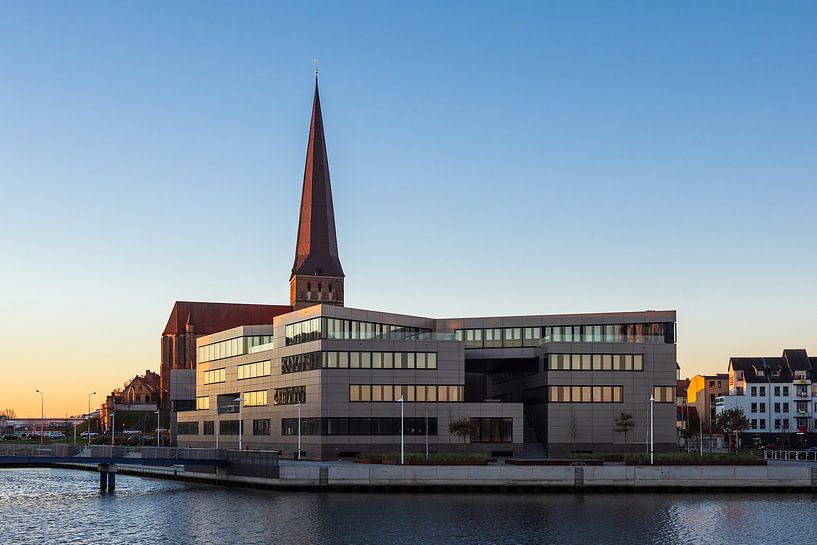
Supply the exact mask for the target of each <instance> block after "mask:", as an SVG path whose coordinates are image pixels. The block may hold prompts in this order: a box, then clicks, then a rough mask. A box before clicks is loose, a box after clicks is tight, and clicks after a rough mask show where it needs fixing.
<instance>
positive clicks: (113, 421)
mask: <svg viewBox="0 0 817 545" xmlns="http://www.w3.org/2000/svg"><path fill="white" fill-rule="evenodd" d="M110 424H111V425H110V430H111V446H114V437H116V427H115V424H116V404H115V403H114V405H113V409H111V422H110Z"/></svg>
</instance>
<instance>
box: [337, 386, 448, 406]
mask: <svg viewBox="0 0 817 545" xmlns="http://www.w3.org/2000/svg"><path fill="white" fill-rule="evenodd" d="M400 396H403V401H405V402H415V401H416V402H422V403H426V402H428V403H456V402H461V401H463V399H464V398H463V396H464V387H463V386H459V385H456V384H350V385H349V401H350V402H364V403H372V402H375V403H376V402H381V401H382V402H392V403H393V402H395V401H397V400H399V399H400Z"/></svg>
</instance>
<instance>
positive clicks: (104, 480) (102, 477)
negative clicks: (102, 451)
mask: <svg viewBox="0 0 817 545" xmlns="http://www.w3.org/2000/svg"><path fill="white" fill-rule="evenodd" d="M107 489H108V474H107V473H106V472H105V471H102V470H101V469H100V470H99V493H100V494H104V493H105V491H106V490H107Z"/></svg>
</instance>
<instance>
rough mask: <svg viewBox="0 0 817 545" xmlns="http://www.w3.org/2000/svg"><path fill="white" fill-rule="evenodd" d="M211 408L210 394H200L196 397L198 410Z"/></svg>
mask: <svg viewBox="0 0 817 545" xmlns="http://www.w3.org/2000/svg"><path fill="white" fill-rule="evenodd" d="M209 408H210V396H199V397H197V398H196V410H197V411H206V410H207V409H209Z"/></svg>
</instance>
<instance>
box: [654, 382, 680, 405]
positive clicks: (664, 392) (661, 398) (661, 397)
mask: <svg viewBox="0 0 817 545" xmlns="http://www.w3.org/2000/svg"><path fill="white" fill-rule="evenodd" d="M653 398H654V399H655V401H656V403H675V386H654V387H653Z"/></svg>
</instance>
